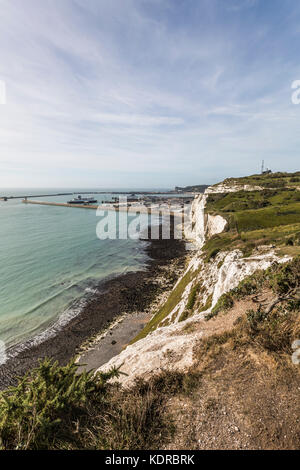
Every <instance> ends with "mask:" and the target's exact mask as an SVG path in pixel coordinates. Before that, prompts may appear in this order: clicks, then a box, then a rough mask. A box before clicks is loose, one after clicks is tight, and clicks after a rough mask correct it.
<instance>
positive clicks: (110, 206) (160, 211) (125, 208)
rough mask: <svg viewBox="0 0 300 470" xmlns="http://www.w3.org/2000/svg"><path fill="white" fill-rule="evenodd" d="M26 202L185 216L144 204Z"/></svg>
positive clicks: (25, 201) (25, 200)
mask: <svg viewBox="0 0 300 470" xmlns="http://www.w3.org/2000/svg"><path fill="white" fill-rule="evenodd" d="M22 202H23V203H24V204H36V205H42V206H58V207H71V208H77V209H89V210H97V209H99V210H103V211H115V212H127V213H132V214H135V213H140V214H148V215H151V214H154V215H161V216H163V215H165V216H167V215H170V216H171V217H181V218H182V217H183V216H184V211H178V212H176V211H169V212H168V211H166V210H164V209H157V208H152V207H144V206H141V207H139V206H130V205H126V206H117V205H115V204H99V205H95V204H68V203H67V202H49V201H33V200H31V199H24V200H23V201H22Z"/></svg>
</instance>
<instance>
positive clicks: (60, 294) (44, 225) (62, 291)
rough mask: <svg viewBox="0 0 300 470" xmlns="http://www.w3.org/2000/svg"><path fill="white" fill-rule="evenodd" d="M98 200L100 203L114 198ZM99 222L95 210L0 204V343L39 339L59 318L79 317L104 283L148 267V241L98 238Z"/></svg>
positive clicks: (66, 198) (10, 344)
mask: <svg viewBox="0 0 300 470" xmlns="http://www.w3.org/2000/svg"><path fill="white" fill-rule="evenodd" d="M24 192H25V193H26V194H27V193H30V194H40V193H41V192H40V191H36V190H35V191H29V190H28V191H22V193H24ZM43 192H46V193H48V194H50V193H51V192H50V191H49V190H47V191H45V190H44V191H43ZM52 192H54V191H52ZM55 192H58V191H57V190H55ZM65 192H67V191H65ZM0 193H1V194H4V191H2V192H1V191H0ZM5 193H6V194H7V195H10V194H14V195H15V194H16V191H11V192H10V191H5ZM92 194H93V193H90V195H92ZM95 197H96V199H98V201H102V200H108V199H110V198H111V195H103V194H101V195H99V194H98V195H95ZM70 198H71V197H70V196H60V197H55V198H54V197H53V198H51V199H50V198H48V199H47V200H49V201H58V202H65V201H67V200H69V199H70ZM45 199H46V198H44V200H45ZM99 220H100V219H99V217H97V216H96V211H93V210H86V209H77V208H63V207H55V206H54V207H51V206H39V205H30V204H28V205H27V204H22V202H21V200H9V201H7V202H2V201H0V241H1V243H0V340H2V341H4V342H5V343H6V345H7V346H12V345H16V344H18V343H20V342H22V341H24V340H27V339H29V338H33V337H36V335H38V334H41V333H42V332H43V331H45V330H46V329H47V328H49V326H51V325H53V324H55V322H57V321H58V320H59V319H60V320H61V319H62V318H65V319H68V318H69V317H72V315H75V314H76V313H78V311H79V310H80V308H81V306H82V302H83V300H84V299H85V298H86V297H87V296H88V295H90V294H91V293H92V292H93V290H94V288H95V286H96V284H97V283H99V281H100V280H102V279H104V278H106V277H107V276H110V275H114V274H120V273H124V272H126V271H130V270H140V269H142V268H143V267H144V265H145V263H146V261H147V257H146V255H145V254H144V250H143V245H144V243H143V242H141V241H139V240H99V239H98V238H97V236H96V226H97V223H98V222H99ZM146 223H147V221H146V219H145V225H146ZM79 300H80V302H79Z"/></svg>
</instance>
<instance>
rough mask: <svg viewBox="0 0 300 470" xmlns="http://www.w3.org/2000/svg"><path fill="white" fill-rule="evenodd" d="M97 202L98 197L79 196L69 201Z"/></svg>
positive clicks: (76, 202)
mask: <svg viewBox="0 0 300 470" xmlns="http://www.w3.org/2000/svg"><path fill="white" fill-rule="evenodd" d="M97 202H98V201H97V199H95V198H94V197H82V196H77V197H74V199H71V201H68V204H95V203H97Z"/></svg>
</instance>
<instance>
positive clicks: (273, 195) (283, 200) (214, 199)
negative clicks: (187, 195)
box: [204, 173, 300, 262]
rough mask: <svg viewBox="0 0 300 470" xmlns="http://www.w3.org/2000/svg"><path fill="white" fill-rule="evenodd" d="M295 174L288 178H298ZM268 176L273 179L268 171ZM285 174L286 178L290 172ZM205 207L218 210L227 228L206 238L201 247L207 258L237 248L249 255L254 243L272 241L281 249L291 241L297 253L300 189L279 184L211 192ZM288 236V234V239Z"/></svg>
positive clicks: (255, 244) (246, 181)
mask: <svg viewBox="0 0 300 470" xmlns="http://www.w3.org/2000/svg"><path fill="white" fill-rule="evenodd" d="M299 175H300V173H299ZM299 175H298V176H296V177H295V176H294V177H292V178H293V179H295V178H296V179H297V178H300V176H299ZM280 177H282V176H280ZM249 178H250V180H251V179H252V177H249ZM259 178H260V176H259ZM270 178H271V179H272V180H273V179H276V178H275V177H274V176H272V175H271V176H270ZM285 178H286V180H287V181H289V178H291V175H289V176H285ZM250 180H248V178H246V179H244V178H242V179H241V181H242V184H245V183H247V184H249V182H250ZM230 181H231V180H230ZM207 211H208V212H209V213H211V214H220V215H222V217H224V218H226V220H227V221H228V231H227V232H225V233H222V234H220V235H217V236H214V237H212V238H211V239H210V240H208V241H207V242H206V244H205V246H204V251H205V260H206V261H207V262H208V261H210V260H211V259H213V258H214V257H215V256H216V254H217V253H219V252H220V251H224V250H229V249H230V250H232V249H235V248H238V249H240V250H242V252H243V253H244V255H245V256H250V255H251V254H252V252H253V249H254V248H255V247H256V246H259V245H267V244H272V243H274V244H276V245H277V246H278V247H280V248H281V250H282V249H283V247H284V246H288V245H293V246H294V250H293V252H294V253H296V254H297V253H298V248H297V246H298V245H299V244H300V243H298V242H297V240H295V237H296V236H297V235H296V233H297V231H298V232H299V229H300V191H297V190H295V189H291V188H283V189H282V188H280V189H272V190H271V189H265V190H263V191H253V192H244V191H240V192H236V193H228V194H211V195H210V196H209V197H208V200H207ZM289 237H292V238H290V240H289ZM283 251H284V249H283ZM285 251H291V250H285Z"/></svg>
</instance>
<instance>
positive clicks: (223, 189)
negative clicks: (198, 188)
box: [205, 183, 263, 194]
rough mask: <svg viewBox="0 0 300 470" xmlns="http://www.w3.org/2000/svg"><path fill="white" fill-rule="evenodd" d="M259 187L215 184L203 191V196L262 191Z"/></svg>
mask: <svg viewBox="0 0 300 470" xmlns="http://www.w3.org/2000/svg"><path fill="white" fill-rule="evenodd" d="M262 190H263V188H262V187H261V186H253V185H250V184H244V185H240V184H230V185H229V184H224V183H220V184H216V185H215V186H209V188H207V189H206V190H205V194H216V193H237V192H238V191H262Z"/></svg>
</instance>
